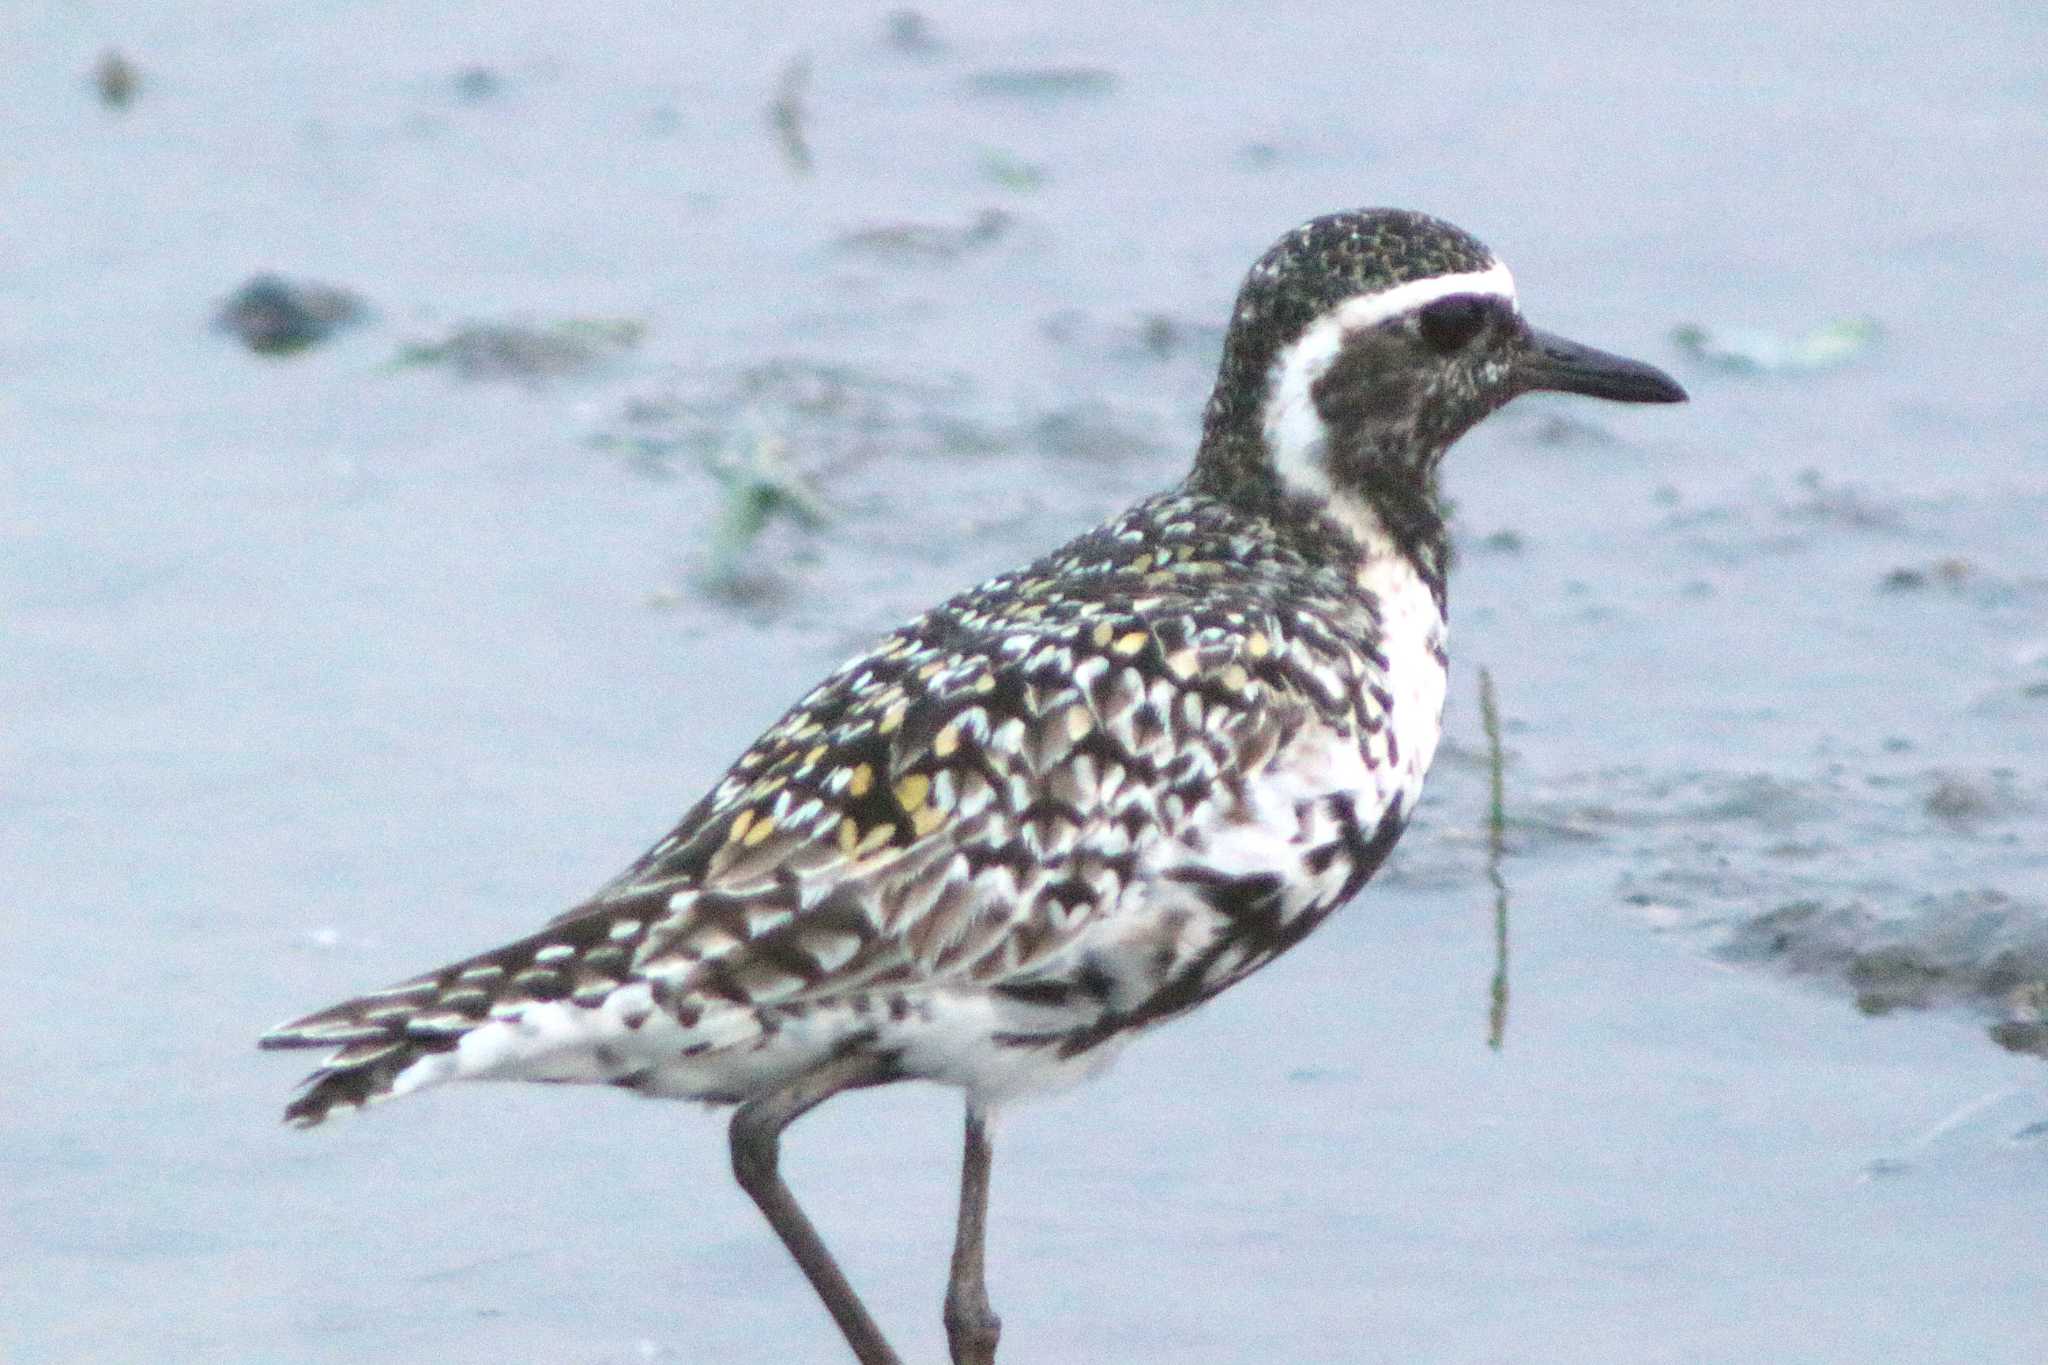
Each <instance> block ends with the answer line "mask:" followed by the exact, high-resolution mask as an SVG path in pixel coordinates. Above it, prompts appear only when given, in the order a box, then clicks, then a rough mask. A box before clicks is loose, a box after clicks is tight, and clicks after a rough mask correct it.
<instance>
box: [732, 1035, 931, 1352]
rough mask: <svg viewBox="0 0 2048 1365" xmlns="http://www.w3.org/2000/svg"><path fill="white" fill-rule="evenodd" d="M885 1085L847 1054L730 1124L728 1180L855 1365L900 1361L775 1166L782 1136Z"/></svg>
mask: <svg viewBox="0 0 2048 1365" xmlns="http://www.w3.org/2000/svg"><path fill="white" fill-rule="evenodd" d="M887 1079H889V1072H888V1069H887V1063H885V1062H884V1061H883V1060H882V1059H880V1058H877V1057H870V1056H862V1055H859V1054H849V1055H847V1056H844V1057H838V1058H835V1059H834V1060H832V1061H830V1062H827V1063H825V1065H823V1066H821V1067H818V1068H817V1069H815V1070H813V1071H811V1072H809V1073H807V1074H805V1075H803V1076H799V1077H798V1078H797V1079H796V1080H794V1081H791V1082H790V1083H789V1084H788V1085H785V1086H783V1087H782V1088H781V1089H780V1090H774V1091H770V1092H769V1093H768V1094H766V1095H762V1096H760V1097H759V1098H757V1099H751V1100H748V1101H747V1102H746V1103H745V1104H743V1105H741V1106H740V1107H739V1110H738V1112H736V1113H735V1114H734V1115H733V1116H732V1130H731V1136H732V1173H733V1174H734V1175H735V1176H737V1177H738V1178H739V1182H740V1188H741V1189H743V1190H745V1191H746V1192H747V1193H748V1194H749V1195H751V1196H752V1197H753V1200H754V1202H755V1203H756V1204H758V1205H760V1207H761V1212H762V1214H763V1215H764V1216H765V1217H766V1218H767V1219H768V1226H769V1227H772V1228H774V1229H775V1235H776V1236H778V1237H780V1238H781V1239H782V1244H783V1245H784V1246H786V1247H788V1248H789V1254H790V1255H792V1256H794V1257H795V1258H796V1263H797V1265H798V1266H800V1267H801V1268H802V1269H803V1272H804V1274H805V1276H807V1277H808V1278H809V1279H810V1282H811V1288H813V1289H815V1290H817V1291H818V1297H819V1298H820V1299H822V1300H824V1303H825V1309H826V1311H827V1312H829V1313H831V1314H832V1320H833V1321H834V1322H836V1323H838V1324H839V1330H840V1332H842V1333H843V1334H844V1335H845V1337H846V1344H847V1345H848V1346H851V1347H852V1348H853V1354H854V1358H855V1359H857V1360H859V1361H860V1365H902V1360H901V1358H900V1357H899V1356H897V1354H896V1352H895V1351H893V1350H891V1349H890V1348H889V1343H888V1342H887V1341H885V1340H883V1339H882V1329H881V1328H879V1327H877V1326H875V1320H874V1319H873V1318H871V1317H869V1316H868V1310H867V1307H866V1306H865V1305H864V1304H862V1303H861V1301H860V1295H858V1294H856V1293H854V1292H853V1286H852V1285H850V1284H848V1283H847V1282H846V1276H845V1274H844V1273H843V1272H841V1270H840V1269H839V1264H838V1262H836V1261H834V1260H833V1259H832V1253H831V1252H829V1251H827V1250H826V1249H825V1243H824V1240H823V1239H822V1238H820V1237H819V1236H818V1230H817V1229H816V1228H815V1227H812V1226H811V1220H810V1219H809V1218H808V1217H807V1216H805V1214H804V1211H803V1209H801V1208H800V1207H798V1205H797V1202H796V1196H795V1195H793V1194H791V1193H790V1192H789V1186H788V1185H786V1184H784V1183H783V1180H782V1175H781V1172H780V1171H779V1170H778V1169H777V1161H778V1158H779V1156H780V1152H781V1139H782V1130H783V1129H785V1128H787V1127H788V1126H789V1125H790V1124H792V1123H794V1122H796V1121H797V1120H798V1119H800V1118H802V1117H803V1116H804V1115H805V1114H808V1113H809V1112H810V1111H811V1110H813V1109H815V1108H817V1107H818V1106H819V1105H821V1104H823V1103H824V1102H825V1101H826V1100H829V1099H831V1098H832V1097H833V1096H834V1095H836V1094H838V1093H839V1092H840V1091H842V1090H853V1089H857V1088H859V1087H860V1086H864V1085H873V1084H876V1083H877V1082H879V1081H883V1080H887Z"/></svg>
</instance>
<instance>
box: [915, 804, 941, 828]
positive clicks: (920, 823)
mask: <svg viewBox="0 0 2048 1365" xmlns="http://www.w3.org/2000/svg"><path fill="white" fill-rule="evenodd" d="M945 823H946V813H945V812H944V811H942V810H940V809H938V808H937V807H936V806H926V807H924V808H923V809H922V810H919V811H918V812H917V813H916V814H914V815H912V816H911V817H910V827H911V828H912V829H914V830H916V831H917V832H918V833H919V834H930V833H931V832H932V831H933V830H935V829H937V828H938V827H939V826H940V825H943V824H945Z"/></svg>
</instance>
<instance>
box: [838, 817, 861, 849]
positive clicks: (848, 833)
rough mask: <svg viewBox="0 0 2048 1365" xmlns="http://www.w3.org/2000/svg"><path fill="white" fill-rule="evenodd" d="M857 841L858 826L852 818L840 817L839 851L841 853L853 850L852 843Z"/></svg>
mask: <svg viewBox="0 0 2048 1365" xmlns="http://www.w3.org/2000/svg"><path fill="white" fill-rule="evenodd" d="M859 842H860V826H859V825H858V824H856V823H855V822H854V821H852V820H847V819H841V820H840V822H839V851H840V852H841V853H851V852H853V849H854V845H856V844H858V843H859Z"/></svg>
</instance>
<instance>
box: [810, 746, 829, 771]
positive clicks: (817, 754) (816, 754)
mask: <svg viewBox="0 0 2048 1365" xmlns="http://www.w3.org/2000/svg"><path fill="white" fill-rule="evenodd" d="M831 747H832V746H831V745H829V744H820V745H818V746H817V747H816V748H815V749H812V750H811V751H810V752H809V753H807V754H805V755H804V766H805V767H806V768H811V767H815V766H817V762H818V760H819V759H821V758H823V757H824V756H825V752H826V750H828V749H830V748H831Z"/></svg>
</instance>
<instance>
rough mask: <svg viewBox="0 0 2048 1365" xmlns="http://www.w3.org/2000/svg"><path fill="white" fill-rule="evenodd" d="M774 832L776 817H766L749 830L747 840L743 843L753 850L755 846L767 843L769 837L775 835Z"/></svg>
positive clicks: (755, 822)
mask: <svg viewBox="0 0 2048 1365" xmlns="http://www.w3.org/2000/svg"><path fill="white" fill-rule="evenodd" d="M774 832H775V817H774V816H772V815H764V816H762V817H761V818H760V819H758V820H756V821H754V823H753V824H752V826H750V827H749V828H748V830H747V835H746V838H745V840H743V842H744V843H745V844H746V845H747V847H748V848H752V847H753V846H754V845H756V844H758V843H761V842H763V841H765V840H766V839H767V838H768V836H769V835H771V834H773V833H774Z"/></svg>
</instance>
